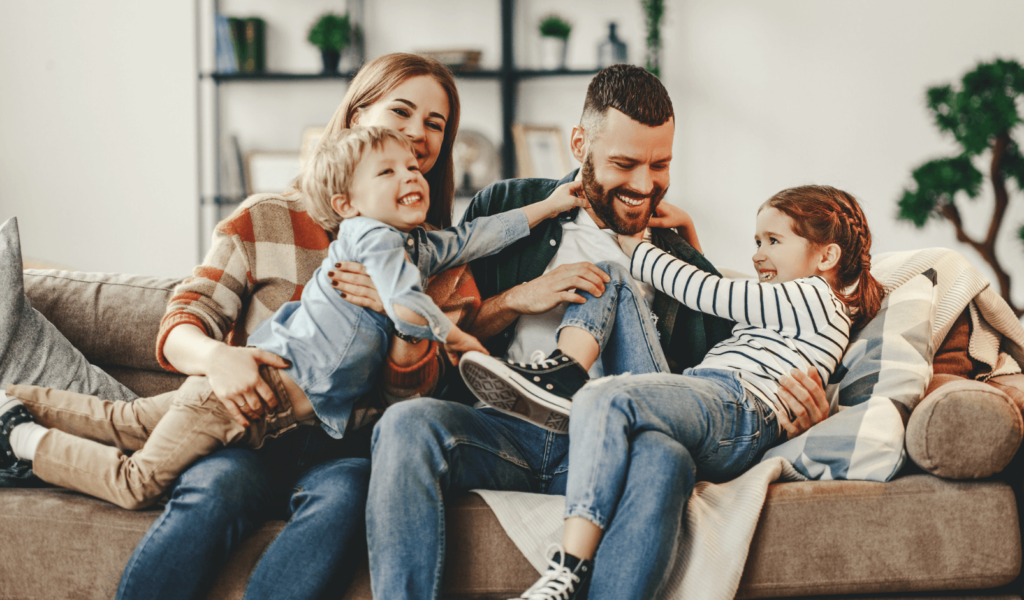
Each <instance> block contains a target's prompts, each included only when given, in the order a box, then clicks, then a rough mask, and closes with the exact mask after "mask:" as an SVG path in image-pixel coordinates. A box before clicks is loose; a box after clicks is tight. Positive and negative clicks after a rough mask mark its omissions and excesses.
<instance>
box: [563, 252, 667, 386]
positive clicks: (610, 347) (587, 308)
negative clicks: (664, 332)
mask: <svg viewBox="0 0 1024 600" xmlns="http://www.w3.org/2000/svg"><path fill="white" fill-rule="evenodd" d="M595 266H597V267H598V268H599V269H601V270H602V271H604V272H605V273H608V276H609V277H610V278H611V280H610V281H609V282H608V283H606V284H605V285H604V294H602V295H601V297H600V298H595V297H594V296H591V295H590V294H589V293H587V292H585V291H583V290H577V293H578V294H579V295H581V296H583V298H584V299H585V300H586V302H584V303H583V304H570V305H569V306H568V308H566V310H565V315H564V316H563V317H562V324H561V326H560V327H559V328H558V332H559V333H561V331H562V329H564V328H566V327H579V328H580V329H582V330H584V331H586V332H587V333H589V334H590V335H592V336H594V339H596V340H597V344H598V346H600V348H601V354H600V356H601V362H602V364H603V366H604V373H605V374H606V375H621V374H623V373H633V374H639V373H668V372H669V367H668V362H667V361H666V360H665V352H664V350H662V349H661V344H660V343H659V342H658V332H657V330H656V329H655V328H654V322H653V320H652V319H651V309H650V308H648V306H647V302H646V301H645V300H644V297H643V295H642V294H641V293H640V290H639V289H638V288H637V287H636V284H635V283H634V281H633V278H632V277H631V276H630V274H629V270H627V269H626V268H625V267H623V266H622V265H619V264H618V263H613V262H604V261H602V262H599V263H597V264H596V265H595Z"/></svg>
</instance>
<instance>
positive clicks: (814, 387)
mask: <svg viewBox="0 0 1024 600" xmlns="http://www.w3.org/2000/svg"><path fill="white" fill-rule="evenodd" d="M789 373H790V376H783V377H782V379H781V380H780V381H779V383H781V384H782V387H780V388H779V400H781V401H782V403H783V404H785V405H786V407H787V408H788V409H789V410H790V412H792V413H793V417H794V419H793V421H790V420H789V418H788V417H787V416H786V414H785V413H783V412H780V413H779V414H778V417H779V423H780V424H781V425H782V428H783V429H785V430H786V434H788V435H789V439H793V438H795V437H796V436H798V435H800V434H801V433H803V432H805V431H807V430H808V429H810V428H811V426H812V425H815V424H816V423H820V422H821V421H824V420H825V419H827V418H828V410H829V406H828V399H827V398H826V397H825V387H824V386H823V385H822V383H821V377H820V376H819V375H818V371H817V370H815V369H814V368H813V367H812V368H810V369H807V372H806V373H804V372H803V371H801V370H800V369H793V370H792V371H790V372H789Z"/></svg>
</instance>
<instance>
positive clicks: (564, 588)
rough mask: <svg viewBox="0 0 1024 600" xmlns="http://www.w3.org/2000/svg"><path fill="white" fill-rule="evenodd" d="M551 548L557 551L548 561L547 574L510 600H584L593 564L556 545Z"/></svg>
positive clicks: (588, 587)
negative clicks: (567, 552)
mask: <svg viewBox="0 0 1024 600" xmlns="http://www.w3.org/2000/svg"><path fill="white" fill-rule="evenodd" d="M553 546H555V547H557V548H558V551H557V552H555V555H554V556H552V557H551V558H549V559H548V570H547V572H546V573H544V575H542V576H541V578H540V579H538V580H537V583H535V584H533V585H532V586H531V587H530V589H528V590H526V591H525V592H523V593H522V595H521V596H519V597H518V598H513V599H512V600H524V599H525V600H586V598H587V591H588V590H589V589H590V575H591V572H592V571H593V570H594V569H593V567H594V565H593V563H592V562H590V561H589V560H584V559H580V558H576V557H575V556H573V555H571V554H566V553H565V552H564V551H563V550H562V547H561V546H559V545H558V544H553ZM549 550H550V548H549Z"/></svg>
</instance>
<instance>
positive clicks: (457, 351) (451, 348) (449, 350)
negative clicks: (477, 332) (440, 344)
mask: <svg viewBox="0 0 1024 600" xmlns="http://www.w3.org/2000/svg"><path fill="white" fill-rule="evenodd" d="M473 350H475V351H476V352H480V353H481V354H487V355H490V353H489V352H487V348H484V346H483V344H481V343H480V340H478V339H476V338H475V337H473V336H471V335H469V334H468V333H466V332H465V331H463V330H461V329H459V328H458V327H455V326H453V327H452V328H451V330H450V331H449V332H448V341H447V342H445V345H444V351H445V353H446V354H447V355H448V360H449V361H450V362H451V363H452V365H453V366H458V364H459V357H460V356H462V355H463V354H465V353H466V352H470V351H473Z"/></svg>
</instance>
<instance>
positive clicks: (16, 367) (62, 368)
mask: <svg viewBox="0 0 1024 600" xmlns="http://www.w3.org/2000/svg"><path fill="white" fill-rule="evenodd" d="M0 290H2V291H0V388H4V387H6V386H7V384H9V383H20V384H31V385H41V386H47V387H54V388H60V389H62V390H70V391H74V392H80V393H83V394H94V395H97V396H101V397H103V398H109V399H111V400H131V399H133V398H135V394H133V393H132V392H131V391H130V390H129V389H128V388H126V387H124V386H123V385H121V384H120V383H118V382H117V381H115V380H114V379H113V378H112V377H110V376H109V375H107V374H106V373H104V372H103V370H102V369H100V368H99V367H96V366H94V365H90V364H89V361H88V360H86V357H84V356H83V355H82V353H81V352H79V351H78V350H77V349H76V348H75V346H73V345H72V342H69V341H68V339H67V338H66V337H64V336H63V335H61V333H60V331H58V329H57V328H56V327H55V326H54V325H53V324H52V323H50V322H49V321H48V320H47V319H46V317H44V316H43V315H42V314H40V313H39V311H37V310H35V309H34V308H33V306H32V304H31V303H30V302H29V299H28V298H27V297H26V296H25V293H24V279H23V277H22V263H21V241H20V240H19V238H18V221H17V219H15V218H11V219H9V220H8V221H7V222H6V223H4V224H3V226H2V227H0Z"/></svg>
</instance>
